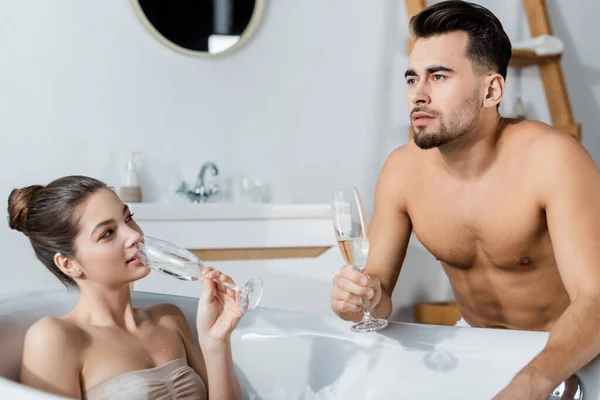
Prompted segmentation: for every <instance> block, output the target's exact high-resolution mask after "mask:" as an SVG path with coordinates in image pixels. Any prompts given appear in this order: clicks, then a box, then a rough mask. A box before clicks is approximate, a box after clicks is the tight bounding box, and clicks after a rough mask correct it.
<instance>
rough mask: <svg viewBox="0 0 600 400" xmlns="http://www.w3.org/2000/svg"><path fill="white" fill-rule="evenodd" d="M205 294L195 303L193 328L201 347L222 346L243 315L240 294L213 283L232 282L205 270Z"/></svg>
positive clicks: (218, 272) (227, 277)
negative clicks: (239, 304)
mask: <svg viewBox="0 0 600 400" xmlns="http://www.w3.org/2000/svg"><path fill="white" fill-rule="evenodd" d="M205 272H208V274H207V275H206V276H205V277H204V278H203V284H204V293H202V296H201V297H200V299H199V300H198V314H197V316H196V328H197V329H198V337H199V340H200V345H201V346H202V345H203V344H204V345H208V346H211V345H222V344H227V343H229V338H230V336H231V332H232V331H233V330H234V329H235V327H236V326H237V324H238V322H239V321H240V319H241V318H242V316H243V314H244V313H243V312H242V310H241V309H240V307H239V306H238V298H239V292H237V291H235V290H232V289H229V288H226V287H224V286H223V285H219V284H217V283H216V282H214V281H213V279H216V280H220V281H223V282H230V283H233V280H232V279H231V278H230V277H229V276H227V275H225V274H222V273H221V272H220V271H218V270H214V269H212V268H205Z"/></svg>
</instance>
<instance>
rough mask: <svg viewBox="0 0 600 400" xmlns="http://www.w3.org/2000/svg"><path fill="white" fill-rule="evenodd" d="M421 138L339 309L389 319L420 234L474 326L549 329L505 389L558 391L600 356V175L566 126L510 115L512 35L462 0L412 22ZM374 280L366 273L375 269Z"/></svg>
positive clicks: (517, 394) (402, 154) (340, 279)
mask: <svg viewBox="0 0 600 400" xmlns="http://www.w3.org/2000/svg"><path fill="white" fill-rule="evenodd" d="M411 31H412V33H413V36H414V37H415V38H416V41H415V44H414V47H413V50H412V52H411V54H410V60H409V67H408V69H407V71H406V83H407V87H408V88H407V100H408V103H409V106H410V108H411V113H410V117H411V122H412V126H413V129H414V141H411V142H410V143H408V144H407V145H404V146H402V147H400V148H398V149H396V150H395V151H394V152H393V153H392V154H390V156H389V157H388V159H387V160H386V163H385V165H384V167H383V169H382V171H381V174H380V177H379V179H378V182H377V187H376V192H375V208H374V213H373V218H372V222H371V226H370V227H369V236H370V244H371V247H370V254H369V259H368V263H367V265H368V266H367V268H366V269H365V270H364V274H365V275H367V276H365V275H363V274H361V273H358V272H356V271H353V270H352V269H351V268H350V267H348V266H346V267H343V268H342V269H341V271H340V274H339V275H336V277H335V278H334V287H333V289H332V292H331V298H332V308H333V310H334V311H335V313H336V314H338V315H339V316H340V317H341V318H343V319H345V320H349V321H350V320H351V321H359V320H360V319H361V317H362V309H361V305H362V302H363V300H365V299H367V300H370V308H371V309H372V313H373V315H374V316H375V317H380V318H387V317H388V316H389V315H390V313H391V311H392V302H391V295H392V291H393V290H394V286H395V284H396V281H397V279H398V276H399V273H400V269H401V266H402V263H403V261H404V257H405V254H406V249H407V246H408V242H409V237H410V234H411V231H413V230H414V232H415V234H416V236H417V237H418V238H419V240H420V241H421V243H422V244H423V245H424V246H425V247H426V248H427V249H428V250H429V251H430V252H431V253H432V254H433V255H434V256H435V257H436V258H437V259H438V260H439V261H440V262H441V264H442V267H443V268H444V270H445V272H446V274H447V276H448V278H449V280H450V283H451V285H452V288H453V291H454V295H455V298H456V302H457V304H458V307H459V310H460V313H461V315H462V316H463V318H464V320H465V321H466V323H468V324H469V325H471V326H473V327H486V328H505V329H523V330H537V331H548V332H550V335H549V340H548V342H547V345H546V346H545V348H544V350H543V351H542V352H540V354H539V355H538V356H536V357H535V359H533V360H532V361H531V362H530V363H529V364H528V365H527V366H526V367H525V368H524V369H523V370H521V371H520V372H519V373H518V374H517V375H516V376H515V377H514V379H513V380H512V381H511V382H510V384H509V385H508V386H507V387H506V388H505V389H504V390H503V391H502V392H501V393H499V394H498V395H497V396H496V398H495V399H497V400H500V399H510V400H515V399H546V398H547V397H548V395H549V393H550V392H551V391H552V390H553V389H554V388H555V387H556V386H558V385H559V384H560V383H561V382H563V381H564V380H566V379H567V378H568V377H569V376H570V375H571V374H573V373H574V372H576V371H577V370H579V369H581V368H582V367H583V366H585V365H586V364H587V363H588V362H589V361H591V360H592V359H593V358H594V357H596V356H597V355H598V354H599V353H600V312H599V311H598V310H599V307H600V173H599V171H598V169H597V167H596V165H595V163H594V161H593V160H592V158H591V157H590V156H589V154H588V153H587V152H586V151H585V150H584V148H583V147H582V146H581V145H580V144H579V142H577V141H576V140H575V139H573V138H572V137H571V136H569V135H568V134H566V133H563V132H559V131H557V130H555V129H553V128H552V127H550V126H548V125H545V124H543V123H540V122H534V121H515V120H509V119H505V118H502V117H501V116H500V114H499V113H498V104H499V103H500V101H501V100H502V97H503V95H504V81H505V78H506V70H507V66H508V62H509V59H510V55H511V44H510V41H509V39H508V37H507V35H506V33H505V32H504V30H503V28H502V25H501V23H500V22H499V21H498V19H497V18H496V17H495V16H494V15H493V14H492V13H491V12H490V11H488V10H487V9H485V8H483V7H481V6H478V5H474V4H470V3H467V2H463V1H446V2H442V3H438V4H435V5H432V6H430V7H429V8H427V9H425V10H424V11H422V12H421V13H420V14H418V15H417V16H415V17H414V18H413V19H412V20H411ZM367 277H368V279H367Z"/></svg>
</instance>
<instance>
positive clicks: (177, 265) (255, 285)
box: [136, 236, 263, 313]
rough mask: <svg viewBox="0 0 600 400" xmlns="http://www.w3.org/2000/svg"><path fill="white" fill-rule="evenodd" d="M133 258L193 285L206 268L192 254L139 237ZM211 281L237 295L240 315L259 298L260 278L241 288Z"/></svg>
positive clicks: (150, 238) (155, 239)
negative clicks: (191, 282) (192, 282)
mask: <svg viewBox="0 0 600 400" xmlns="http://www.w3.org/2000/svg"><path fill="white" fill-rule="evenodd" d="M136 257H138V258H139V259H140V261H141V262H142V263H144V264H145V265H147V266H149V267H150V268H152V269H154V270H155V271H158V272H161V273H163V274H166V275H169V276H172V277H174V278H177V279H180V280H184V281H196V280H199V279H200V278H203V277H204V276H205V275H206V274H207V272H205V268H207V266H206V265H205V264H204V263H203V262H202V261H201V260H200V259H199V258H198V257H196V256H195V255H194V254H193V253H192V252H190V251H188V250H186V249H184V248H181V247H179V246H177V245H175V244H173V243H169V242H167V241H164V240H161V239H157V238H153V237H149V236H143V237H142V238H141V239H140V241H139V242H138V252H137V254H136ZM213 281H214V282H216V283H217V284H219V285H222V286H224V287H226V288H229V289H231V290H233V291H235V292H237V293H238V295H237V296H236V298H237V304H238V306H239V307H240V310H242V312H244V313H245V312H248V311H251V310H252V309H254V308H255V307H256V305H257V304H258V303H259V301H260V299H261V297H262V293H263V282H262V279H260V278H252V279H250V280H249V281H248V282H246V283H245V284H244V285H243V286H238V285H236V284H234V283H230V282H223V281H220V280H217V279H213Z"/></svg>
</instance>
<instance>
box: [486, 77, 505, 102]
mask: <svg viewBox="0 0 600 400" xmlns="http://www.w3.org/2000/svg"><path fill="white" fill-rule="evenodd" d="M503 97H504V78H503V77H502V75H500V74H492V75H490V76H488V77H487V78H485V96H484V98H483V106H484V107H496V106H498V104H500V101H502V98H503Z"/></svg>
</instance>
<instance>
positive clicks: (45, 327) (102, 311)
mask: <svg viewBox="0 0 600 400" xmlns="http://www.w3.org/2000/svg"><path fill="white" fill-rule="evenodd" d="M8 212H9V225H10V227H11V228H12V229H16V230H18V231H21V232H23V233H24V234H25V235H26V236H28V237H29V239H30V241H31V245H32V246H33V249H34V251H35V254H36V256H37V257H38V259H39V260H40V261H41V262H42V263H43V264H44V265H45V266H46V268H48V269H49V270H50V272H52V273H53V274H54V275H56V276H57V277H58V279H60V280H61V281H62V282H63V283H64V284H66V285H69V286H75V285H76V286H77V287H78V289H79V302H78V304H77V305H76V307H75V308H74V309H73V310H72V311H71V312H70V313H69V314H68V315H66V316H64V317H63V318H61V319H57V318H50V317H46V318H43V319H41V320H40V321H38V322H36V323H35V324H34V325H33V326H32V327H31V328H30V329H29V331H28V332H27V335H26V337H25V346H24V351H23V363H22V371H21V382H22V383H24V384H26V385H30V386H33V387H36V388H38V389H41V390H44V391H47V392H51V393H55V394H58V395H62V396H66V397H74V398H81V397H84V398H87V399H90V400H92V399H108V398H110V399H114V398H128V399H162V398H170V399H171V398H175V399H207V398H208V399H210V400H214V399H240V398H241V391H240V386H239V383H238V380H237V377H236V375H235V371H234V368H233V360H232V355H231V344H230V335H231V332H232V330H233V329H234V328H235V327H236V325H237V323H238V322H239V320H240V318H241V317H242V312H241V311H240V310H239V308H238V307H237V306H236V302H235V298H234V294H233V293H232V291H231V290H228V291H227V290H225V291H223V289H221V286H220V285H216V284H215V283H214V282H213V281H212V279H215V278H216V279H221V280H225V281H231V279H230V278H229V277H227V276H225V275H223V274H221V273H220V272H218V271H216V270H211V272H210V275H209V276H208V277H207V278H205V279H204V282H203V283H204V291H203V293H202V296H201V297H200V299H199V302H198V316H197V320H196V327H197V330H198V337H199V345H200V348H201V350H202V352H200V351H199V350H198V347H197V346H196V343H194V339H193V337H192V333H191V330H190V327H189V326H188V325H187V323H186V320H185V317H184V314H183V313H182V312H181V311H180V310H179V308H178V307H177V306H175V305H171V304H156V305H152V306H149V307H145V308H134V307H133V306H132V304H131V296H130V291H129V284H130V283H131V282H133V281H136V280H138V279H141V278H143V277H145V276H146V275H148V273H149V272H150V270H149V268H148V267H147V266H145V265H142V263H141V262H140V261H139V260H138V259H136V258H135V254H136V242H138V240H140V237H141V236H142V234H143V233H142V230H141V229H140V227H139V226H138V225H137V223H136V222H135V220H134V219H133V215H132V214H131V212H130V211H129V209H128V207H127V206H126V205H124V204H123V203H122V202H121V200H120V199H119V198H118V197H117V196H116V194H115V193H114V192H113V191H112V190H110V189H109V188H108V187H107V186H106V185H105V184H104V183H102V182H100V181H98V180H95V179H92V178H88V177H83V176H70V177H64V178H60V179H57V180H55V181H54V182H52V183H50V184H49V185H47V186H29V187H25V188H22V189H15V190H13V191H12V192H11V194H10V196H9V199H8Z"/></svg>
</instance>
